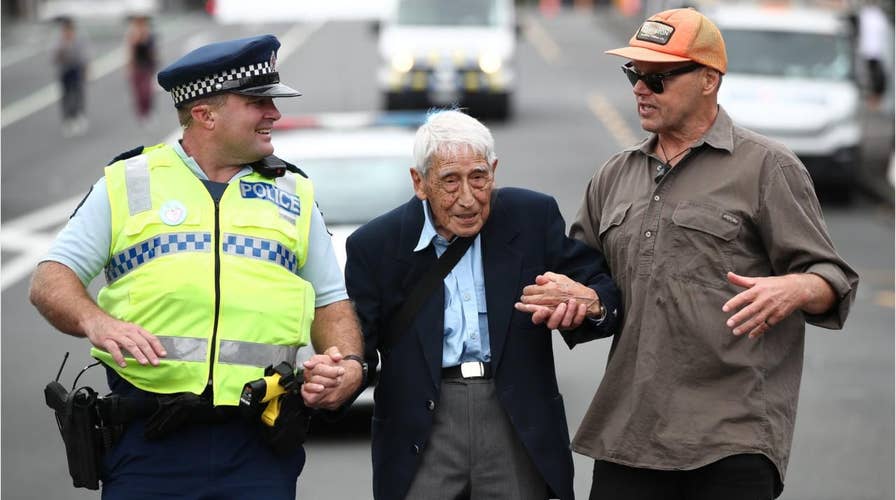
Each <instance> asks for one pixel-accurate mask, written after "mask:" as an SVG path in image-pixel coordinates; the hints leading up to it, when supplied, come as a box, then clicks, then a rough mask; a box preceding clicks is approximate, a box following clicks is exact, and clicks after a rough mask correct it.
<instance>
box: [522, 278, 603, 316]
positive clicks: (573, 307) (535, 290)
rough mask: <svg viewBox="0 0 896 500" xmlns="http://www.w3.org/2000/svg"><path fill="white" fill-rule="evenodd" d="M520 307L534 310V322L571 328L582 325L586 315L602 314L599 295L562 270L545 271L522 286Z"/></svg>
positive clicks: (523, 310) (524, 310)
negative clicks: (531, 283) (558, 271)
mask: <svg viewBox="0 0 896 500" xmlns="http://www.w3.org/2000/svg"><path fill="white" fill-rule="evenodd" d="M513 307H514V308H515V309H516V310H517V311H521V312H527V313H531V314H532V323H534V324H536V325H540V324H544V325H545V326H547V327H548V328H550V329H552V330H554V329H560V330H569V329H573V328H577V327H579V326H580V325H581V324H582V322H583V321H584V320H585V318H586V317H587V316H590V317H598V316H600V314H601V304H600V297H598V296H597V292H595V291H594V290H592V289H591V288H588V287H587V286H585V285H583V284H581V283H578V282H577V281H574V280H572V279H570V278H569V277H568V276H565V275H563V274H557V273H552V272H546V273H544V274H539V275H538V276H536V277H535V284H534V285H529V286H527V287H525V288H523V295H522V296H521V297H520V301H519V302H517V303H516V304H514V306H513Z"/></svg>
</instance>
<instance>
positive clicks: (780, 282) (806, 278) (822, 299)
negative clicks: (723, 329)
mask: <svg viewBox="0 0 896 500" xmlns="http://www.w3.org/2000/svg"><path fill="white" fill-rule="evenodd" d="M726 277H727V279H728V282H729V283H731V284H732V285H734V286H737V287H741V288H744V289H745V290H744V291H742V292H740V293H738V294H737V295H735V296H734V297H733V298H732V299H731V300H729V301H728V302H726V303H725V305H723V306H722V311H724V312H726V313H730V312H734V311H737V312H735V313H734V314H733V315H732V316H731V317H730V318H728V321H727V322H726V323H725V324H726V325H727V326H728V328H731V329H732V333H734V335H743V334H745V333H748V334H749V338H751V339H752V338H757V337H759V336H761V335H763V334H764V333H765V332H767V331H768V330H769V329H770V328H771V327H772V326H774V325H776V324H777V323H778V322H780V321H782V320H783V319H784V318H786V317H788V316H790V315H791V314H793V312H794V311H795V310H797V309H801V308H807V309H808V310H809V312H816V311H817V312H819V313H820V312H822V311H824V310H826V309H827V308H828V307H830V304H831V303H833V300H834V295H833V291H832V290H831V288H830V285H828V284H827V282H826V281H824V280H823V279H822V278H821V277H819V276H816V275H814V274H788V275H785V276H768V277H749V276H741V275H739V274H735V273H732V272H729V273H728V274H727V275H726Z"/></svg>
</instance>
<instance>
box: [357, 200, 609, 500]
mask: <svg viewBox="0 0 896 500" xmlns="http://www.w3.org/2000/svg"><path fill="white" fill-rule="evenodd" d="M423 222H424V217H423V205H422V202H421V201H420V200H418V199H416V198H413V199H411V200H410V201H409V202H408V203H405V204H404V205H402V206H400V207H398V208H396V209H394V210H392V211H390V212H388V213H386V214H384V215H382V216H380V217H378V218H376V219H374V220H372V221H371V222H369V223H367V224H365V225H364V226H363V227H361V228H360V229H358V230H357V231H356V232H355V233H354V234H352V235H351V236H350V237H349V239H348V241H347V243H346V249H347V253H348V261H347V263H346V268H345V276H346V285H347V288H348V293H349V296H350V297H351V299H352V300H353V301H354V302H355V307H356V309H357V312H358V315H359V317H360V320H361V326H362V329H363V331H364V340H365V357H366V358H367V361H368V363H369V364H370V366H376V362H377V360H378V359H379V355H380V354H382V360H381V362H382V366H381V372H380V378H379V383H378V385H377V388H376V392H375V396H374V397H375V401H376V404H375V409H374V416H373V422H372V456H373V493H374V498H376V499H377V500H401V499H403V498H404V496H405V495H406V494H407V491H408V489H409V487H410V484H411V480H412V479H413V477H414V473H415V472H416V470H417V466H418V464H419V462H420V455H421V453H422V452H423V449H424V448H425V447H426V444H427V440H428V439H429V436H430V431H431V429H432V422H433V411H434V410H435V408H437V407H438V404H439V385H440V382H441V363H442V340H443V339H442V337H443V331H444V327H443V324H444V321H443V320H444V311H445V309H444V297H445V293H444V287H438V288H437V290H436V291H435V292H433V293H432V296H431V297H429V298H428V299H427V300H425V301H424V303H423V306H422V307H421V309H420V312H419V313H418V314H417V316H416V318H415V320H414V321H413V323H412V326H411V327H410V328H409V329H408V331H406V332H404V333H403V334H402V335H401V336H400V340H398V342H397V343H396V345H395V346H393V347H392V348H391V349H386V348H385V346H383V345H381V343H382V342H383V337H384V335H383V329H385V328H386V327H387V325H388V324H389V323H390V321H391V319H392V317H393V316H394V315H395V314H397V312H398V310H399V309H400V307H401V305H402V303H403V302H404V301H405V297H406V294H407V293H408V292H409V291H410V289H411V288H413V286H414V284H415V283H416V281H417V280H418V279H419V278H420V276H421V275H422V274H423V273H425V272H426V270H427V269H428V268H430V267H431V266H433V265H434V263H435V261H436V254H435V250H434V249H433V247H432V245H430V246H429V248H427V249H425V250H423V251H420V252H417V253H414V251H413V249H414V247H415V246H416V245H417V242H418V240H419V238H420V232H421V230H422V228H423ZM565 230H566V227H565V223H564V221H563V218H562V216H561V215H560V210H559V208H558V207H557V202H556V201H555V200H554V199H553V198H551V197H549V196H546V195H543V194H540V193H536V192H534V191H528V190H525V189H517V188H504V189H499V190H496V191H495V194H494V198H493V205H492V209H491V213H490V215H489V217H488V220H487V221H486V224H485V226H484V227H483V229H482V232H481V233H480V234H481V237H482V239H481V243H482V254H483V255H482V260H483V270H484V272H485V294H486V303H487V306H488V326H489V336H490V340H491V355H492V361H491V363H492V369H493V373H494V383H495V386H496V389H497V394H498V399H499V400H500V402H501V405H502V406H503V407H504V409H505V410H506V411H507V414H508V415H509V417H510V420H511V422H512V423H513V426H514V428H515V429H516V432H517V435H518V436H519V437H520V439H521V440H522V442H523V444H524V445H525V447H526V449H527V450H528V452H529V454H530V456H531V457H532V460H533V461H534V462H535V465H536V466H537V467H538V470H539V471H541V474H542V475H543V477H544V479H545V481H546V482H547V484H548V486H549V487H550V489H551V490H552V492H553V493H554V495H555V496H556V497H559V498H561V499H572V498H573V488H572V479H573V464H572V455H571V452H570V449H569V431H568V429H567V426H566V414H565V411H564V408H563V398H562V396H561V395H560V392H559V390H558V388H557V378H556V375H555V373H554V356H553V350H552V344H551V332H550V331H549V330H548V329H547V328H546V327H544V326H540V325H533V324H532V321H531V315H529V314H524V313H521V312H518V311H516V310H515V309H514V308H513V304H514V302H516V301H517V300H518V299H519V297H520V295H522V291H523V287H524V286H526V285H529V284H532V283H534V282H535V276H537V275H538V274H541V273H544V272H546V271H553V272H558V273H563V274H566V275H568V276H570V277H571V278H572V279H575V280H576V281H579V282H580V283H584V284H587V285H588V286H590V287H591V288H593V289H594V290H595V291H597V293H598V295H599V296H600V298H601V301H602V303H603V304H604V306H605V307H606V308H607V310H608V311H611V312H613V313H611V314H608V317H607V319H606V320H605V321H604V322H603V323H602V324H601V325H600V326H593V325H591V324H590V323H589V322H587V321H586V324H587V326H583V327H582V328H580V329H579V330H576V331H573V332H567V333H564V338H565V340H566V342H567V343H568V344H569V345H570V347H572V346H573V345H575V344H576V343H579V342H584V341H587V340H591V339H594V338H600V337H606V336H609V335H612V334H613V332H614V331H615V329H616V326H617V323H618V320H619V318H617V317H616V315H615V311H621V310H622V308H621V307H620V304H619V302H620V299H619V291H618V289H617V288H616V286H615V284H614V283H613V281H612V280H611V279H610V277H609V271H608V269H607V266H606V262H605V261H604V259H603V257H602V256H601V255H600V254H599V253H598V252H597V251H595V250H593V249H591V248H588V247H586V246H585V245H584V244H582V243H581V242H578V241H574V240H570V239H568V238H566V236H565ZM378 351H379V352H378Z"/></svg>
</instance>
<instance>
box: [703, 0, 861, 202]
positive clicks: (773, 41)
mask: <svg viewBox="0 0 896 500" xmlns="http://www.w3.org/2000/svg"><path fill="white" fill-rule="evenodd" d="M706 14H707V16H708V17H709V18H710V19H712V20H713V21H714V22H715V23H716V25H717V26H718V27H719V29H720V30H721V31H722V36H723V37H724V38H725V46H726V48H727V51H728V73H727V74H726V75H725V76H724V78H723V80H722V86H721V88H720V89H719V103H720V104H721V105H722V106H723V107H724V108H725V109H726V110H727V111H728V113H729V114H730V115H731V118H732V119H733V120H734V121H735V123H737V124H739V125H741V126H743V127H746V128H748V129H751V130H754V131H756V132H759V133H760V134H763V135H766V136H768V137H770V138H772V139H775V140H778V141H779V142H782V143H784V144H785V145H786V146H787V147H789V148H790V149H791V150H792V151H793V152H794V153H796V154H797V156H799V158H800V160H802V162H803V163H804V164H805V165H806V168H808V170H809V173H810V174H811V175H812V179H813V181H814V183H815V186H816V189H817V190H818V191H822V190H826V191H831V192H830V193H829V194H831V195H834V196H835V197H837V198H840V199H848V198H849V194H850V191H851V190H852V188H853V186H854V185H855V181H856V179H857V177H858V171H859V170H858V169H859V162H860V161H861V160H860V144H861V122H860V112H861V110H862V101H861V99H860V92H859V85H858V83H857V81H856V78H855V57H854V55H855V48H854V44H853V35H852V28H851V26H850V24H849V22H848V20H847V19H846V17H844V15H843V14H842V13H840V12H838V11H834V10H826V9H820V8H807V7H782V6H781V4H776V5H775V6H769V7H763V6H761V5H759V6H757V5H751V6H740V5H720V6H719V7H717V8H716V9H715V10H708V11H707V12H706Z"/></svg>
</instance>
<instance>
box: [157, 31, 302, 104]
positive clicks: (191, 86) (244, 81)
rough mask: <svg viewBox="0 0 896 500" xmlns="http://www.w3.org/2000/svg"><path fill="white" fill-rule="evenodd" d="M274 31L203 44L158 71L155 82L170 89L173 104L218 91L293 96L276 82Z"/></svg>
mask: <svg viewBox="0 0 896 500" xmlns="http://www.w3.org/2000/svg"><path fill="white" fill-rule="evenodd" d="M279 48H280V41H279V40H277V37H275V36H274V35H260V36H253V37H249V38H240V39H237V40H228V41H225V42H218V43H212V44H209V45H204V46H202V47H199V48H198V49H196V50H193V51H192V52H190V53H188V54H187V55H185V56H183V57H181V58H180V59H178V60H177V61H174V62H173V63H171V64H170V65H169V66H168V67H167V68H165V69H163V70H162V71H160V72H159V76H158V80H159V85H161V86H162V88H163V89H165V90H166V91H168V92H170V93H171V97H172V98H173V99H174V105H175V106H176V107H178V108H179V107H181V106H182V105H183V104H185V103H187V102H189V101H192V100H194V99H198V98H200V97H206V96H210V95H214V94H220V93H222V92H232V93H234V94H243V95H252V96H263V97H295V96H299V95H301V94H300V93H299V92H297V91H296V90H295V89H293V88H291V87H287V86H286V85H283V84H282V83H280V75H279V74H278V73H277V68H276V64H277V49H279Z"/></svg>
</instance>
